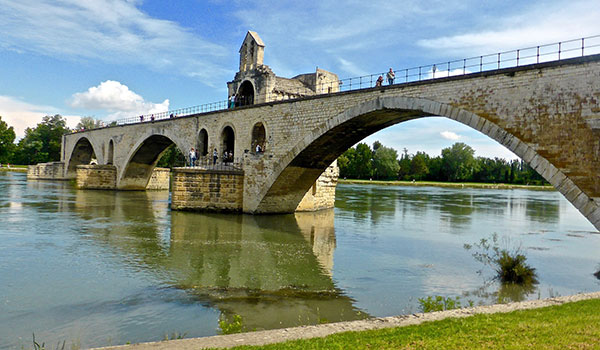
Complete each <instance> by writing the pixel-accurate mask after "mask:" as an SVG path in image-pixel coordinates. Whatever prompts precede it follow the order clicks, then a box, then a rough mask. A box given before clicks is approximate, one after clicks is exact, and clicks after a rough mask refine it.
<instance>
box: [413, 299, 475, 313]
mask: <svg viewBox="0 0 600 350" xmlns="http://www.w3.org/2000/svg"><path fill="white" fill-rule="evenodd" d="M469 306H473V302H472V301H469ZM419 307H420V308H421V311H422V312H434V311H444V310H454V309H460V308H461V307H462V306H461V304H460V297H458V296H457V297H455V298H454V299H453V298H451V297H443V296H441V295H436V296H435V297H432V296H428V297H427V298H419Z"/></svg>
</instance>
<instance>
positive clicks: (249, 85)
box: [227, 31, 339, 106]
mask: <svg viewBox="0 0 600 350" xmlns="http://www.w3.org/2000/svg"><path fill="white" fill-rule="evenodd" d="M239 52H240V70H239V72H237V73H236V75H235V77H234V79H233V81H230V82H228V83H227V87H228V97H231V96H236V106H247V105H253V104H258V103H265V102H271V101H279V100H286V99H290V98H299V97H304V96H311V95H316V94H323V93H333V92H338V91H339V81H338V76H337V75H336V74H334V73H331V72H328V71H326V70H323V69H318V68H317V69H316V71H315V73H308V74H301V75H297V76H295V77H293V78H291V79H288V78H283V77H278V76H276V75H275V73H273V71H272V70H271V68H269V66H267V65H265V64H264V63H263V60H264V55H265V44H264V43H263V41H262V39H261V38H260V36H258V33H256V32H253V31H248V33H246V37H245V38H244V41H243V43H242V46H241V47H240V51H239Z"/></svg>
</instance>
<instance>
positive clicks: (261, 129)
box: [250, 122, 267, 153]
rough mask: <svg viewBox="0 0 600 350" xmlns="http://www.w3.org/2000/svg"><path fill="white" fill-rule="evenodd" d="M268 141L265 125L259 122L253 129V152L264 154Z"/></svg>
mask: <svg viewBox="0 0 600 350" xmlns="http://www.w3.org/2000/svg"><path fill="white" fill-rule="evenodd" d="M266 140H267V133H266V131H265V126H264V125H263V123H261V122H258V123H256V124H254V127H253V128H252V144H251V145H250V147H251V149H252V151H253V152H256V153H261V152H264V151H265V143H266Z"/></svg>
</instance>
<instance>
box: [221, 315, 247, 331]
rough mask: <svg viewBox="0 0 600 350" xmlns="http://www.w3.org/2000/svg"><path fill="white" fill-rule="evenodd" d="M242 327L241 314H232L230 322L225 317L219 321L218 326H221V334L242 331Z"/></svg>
mask: <svg viewBox="0 0 600 350" xmlns="http://www.w3.org/2000/svg"><path fill="white" fill-rule="evenodd" d="M243 327H244V326H243V324H242V316H240V315H233V320H232V321H231V322H229V321H227V320H226V319H223V320H220V321H219V328H221V333H222V334H233V333H242V329H243Z"/></svg>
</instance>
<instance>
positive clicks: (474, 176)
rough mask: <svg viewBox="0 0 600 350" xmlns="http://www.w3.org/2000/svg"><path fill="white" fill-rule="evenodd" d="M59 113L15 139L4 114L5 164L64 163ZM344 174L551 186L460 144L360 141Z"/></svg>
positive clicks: (170, 159) (83, 126) (178, 157)
mask: <svg viewBox="0 0 600 350" xmlns="http://www.w3.org/2000/svg"><path fill="white" fill-rule="evenodd" d="M99 126H101V124H100V122H99V121H98V120H95V119H94V118H92V117H84V118H82V119H81V122H80V123H79V124H78V125H77V126H76V129H75V130H89V129H93V128H97V127H99ZM73 131H74V130H71V129H69V128H68V127H67V125H66V120H65V118H64V117H62V116H61V115H60V114H56V115H54V116H45V117H44V118H43V119H42V122H41V123H39V124H38V125H37V126H36V127H35V128H27V129H26V130H25V137H23V138H22V139H21V140H19V142H18V143H16V144H15V143H14V141H15V131H14V129H13V127H12V126H8V124H7V123H6V122H4V121H3V120H2V117H1V116H0V163H2V164H6V163H11V164H22V165H29V164H36V163H45V162H52V161H59V160H60V151H61V143H62V135H64V134H66V133H70V132H73ZM183 158H184V157H183V155H182V154H181V152H179V150H178V149H177V148H176V147H172V148H171V149H170V150H168V151H167V152H165V154H164V155H163V157H162V159H161V160H160V162H159V166H166V167H169V166H173V165H177V164H178V163H181V165H183V164H184V162H183V161H182V159H183ZM338 165H339V167H340V176H341V177H344V178H350V179H376V180H408V181H411V180H416V181H422V180H426V181H451V182H487V183H500V182H501V183H511V184H531V185H539V184H546V183H547V182H546V181H545V180H544V179H543V178H542V177H541V176H540V175H539V174H538V173H537V172H535V170H533V169H532V168H531V167H530V166H529V165H527V164H525V163H524V162H523V161H520V160H516V159H514V160H510V161H508V160H506V159H502V158H493V159H491V158H485V157H475V151H474V150H473V148H471V147H470V146H468V145H466V144H464V143H462V142H457V143H455V144H453V145H452V146H451V147H448V148H444V149H443V150H442V152H441V155H440V156H437V157H431V156H429V155H428V154H427V153H425V152H417V153H416V154H409V153H408V151H407V150H406V149H404V152H403V153H402V154H401V155H400V157H398V152H397V151H396V150H395V149H393V148H391V147H386V146H384V145H382V144H381V143H380V142H379V141H376V142H375V143H373V148H371V147H370V146H369V145H367V144H366V143H359V144H358V145H356V147H352V148H350V149H348V150H347V151H346V152H344V154H342V155H341V156H340V157H339V158H338Z"/></svg>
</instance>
